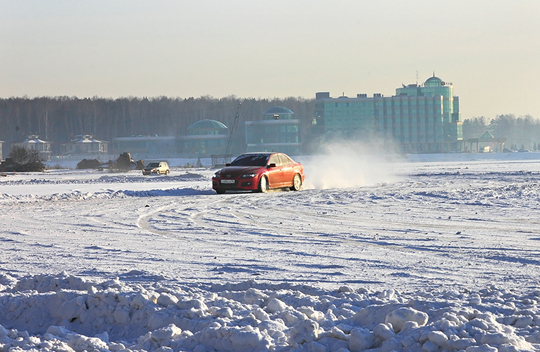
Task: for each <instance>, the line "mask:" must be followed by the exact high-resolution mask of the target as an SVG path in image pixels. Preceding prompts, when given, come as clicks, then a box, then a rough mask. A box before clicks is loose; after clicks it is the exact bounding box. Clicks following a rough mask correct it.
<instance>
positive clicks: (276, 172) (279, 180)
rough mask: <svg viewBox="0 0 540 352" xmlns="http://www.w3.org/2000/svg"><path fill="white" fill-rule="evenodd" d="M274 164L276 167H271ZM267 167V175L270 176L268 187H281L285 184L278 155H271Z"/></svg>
mask: <svg viewBox="0 0 540 352" xmlns="http://www.w3.org/2000/svg"><path fill="white" fill-rule="evenodd" d="M272 164H275V166H273V167H270V165H272ZM267 165H268V167H267V171H266V175H267V176H268V187H270V188H276V187H281V185H282V184H283V175H282V171H281V160H280V159H279V156H278V154H273V155H271V156H270V159H268V164H267Z"/></svg>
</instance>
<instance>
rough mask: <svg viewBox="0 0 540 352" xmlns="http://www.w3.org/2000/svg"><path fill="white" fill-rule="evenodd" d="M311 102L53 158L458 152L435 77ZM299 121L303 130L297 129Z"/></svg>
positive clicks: (71, 148)
mask: <svg viewBox="0 0 540 352" xmlns="http://www.w3.org/2000/svg"><path fill="white" fill-rule="evenodd" d="M315 98H316V99H315V106H314V116H302V117H300V118H298V117H296V116H295V113H294V112H293V111H291V110H290V109H288V108H286V107H283V106H275V107H272V108H269V109H267V110H266V111H264V112H262V114H261V116H258V117H255V118H247V119H246V118H243V119H241V121H240V125H239V126H236V123H237V122H238V121H236V120H235V126H226V125H225V124H223V123H222V122H219V121H216V120H212V119H204V120H200V121H197V122H195V123H194V124H192V125H191V126H189V128H188V129H187V131H186V133H184V134H182V135H172V136H126V137H117V138H113V140H112V141H111V142H108V141H100V140H96V139H94V137H93V136H92V135H80V136H76V137H75V138H73V139H72V140H71V142H69V143H64V144H62V145H61V146H60V148H59V153H58V154H59V157H66V156H70V157H79V158H82V157H87V158H90V157H95V158H100V156H106V155H110V154H112V155H116V154H120V153H123V152H126V151H127V152H130V153H131V154H132V155H134V156H137V157H139V158H165V157H169V158H172V157H216V156H227V154H239V153H242V152H257V151H260V152H267V151H280V152H284V153H287V154H289V155H300V154H309V153H310V152H312V151H314V150H316V149H317V145H318V144H319V145H320V144H321V143H324V142H325V141H329V140H330V141H332V140H344V139H346V140H359V141H363V142H366V143H370V142H372V141H375V140H376V141H378V143H381V142H383V144H384V143H387V144H388V145H391V146H392V148H393V150H397V151H400V152H403V153H445V152H460V151H463V150H464V144H465V143H464V141H463V132H462V122H461V116H460V112H459V97H457V96H454V95H453V87H452V83H450V82H445V81H443V80H442V79H440V78H438V77H436V76H435V74H434V75H433V76H432V77H429V78H428V79H427V80H426V81H425V82H424V83H423V84H418V83H416V84H409V85H402V87H400V88H397V89H396V94H395V95H393V96H391V97H385V96H383V95H382V94H380V93H375V94H373V95H372V96H369V97H368V96H367V94H357V95H356V97H347V96H344V95H342V96H339V97H336V98H333V97H331V96H330V93H329V92H319V93H316V95H315ZM306 119H308V120H309V123H307V124H306V123H304V124H302V123H301V121H302V120H304V121H306ZM302 126H304V128H303V127H302ZM173 133H174V132H173ZM1 143H2V142H0V146H1ZM16 145H18V146H23V147H25V148H28V149H35V150H38V151H39V153H40V155H42V157H43V158H44V159H46V160H48V159H50V157H51V155H52V149H51V142H48V141H45V140H41V139H39V136H37V135H33V136H28V138H27V139H26V140H25V141H22V142H21V143H17V144H16ZM0 151H1V148H0ZM1 157H2V155H1V154H0V158H1Z"/></svg>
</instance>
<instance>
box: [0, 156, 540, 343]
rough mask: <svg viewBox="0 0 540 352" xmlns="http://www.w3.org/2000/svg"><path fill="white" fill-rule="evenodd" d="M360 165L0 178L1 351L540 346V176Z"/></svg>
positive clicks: (490, 168)
mask: <svg viewBox="0 0 540 352" xmlns="http://www.w3.org/2000/svg"><path fill="white" fill-rule="evenodd" d="M351 165H352V164H351ZM351 165H345V166H343V167H342V168H341V171H342V174H340V175H336V174H335V173H331V174H330V173H329V171H328V170H324V169H321V168H320V162H318V165H315V166H313V165H311V164H310V162H309V161H306V173H307V182H306V187H305V189H304V190H302V191H300V192H279V191H277V192H270V193H268V194H251V193H237V194H225V195H219V196H218V195H216V194H215V193H214V192H213V191H212V190H211V187H210V178H211V175H212V173H213V170H207V169H190V170H189V171H185V170H174V171H173V172H172V173H171V175H170V176H168V177H166V176H158V177H143V176H142V175H140V174H139V172H135V171H133V172H129V173H125V174H109V173H103V172H95V171H80V170H51V171H48V172H46V173H44V174H16V175H8V176H6V177H1V178H0V187H1V188H0V206H1V207H2V212H1V214H0V223H1V224H2V229H1V230H0V249H1V250H2V257H1V259H0V260H1V266H0V269H1V273H2V277H0V289H2V290H1V292H0V294H1V296H0V309H2V310H3V311H4V312H5V313H4V314H1V315H0V324H2V325H3V326H4V328H5V329H0V350H1V349H2V344H3V345H4V347H3V348H4V350H7V349H8V348H9V347H20V348H22V349H32V348H35V349H39V348H41V349H44V350H61V349H63V348H65V349H66V350H69V349H74V350H77V351H79V350H81V351H82V350H85V349H89V348H90V349H91V348H97V349H109V350H122V349H127V348H129V349H142V350H157V349H160V350H163V351H164V350H168V349H172V350H175V351H176V350H196V351H212V350H219V351H221V350H224V351H240V350H246V351H251V350H305V351H324V350H329V351H338V350H340V349H342V350H341V351H344V350H350V351H362V350H367V349H370V348H371V349H373V348H375V349H377V348H378V350H380V351H391V350H393V349H394V350H404V351H408V350H426V351H437V350H441V351H442V350H450V351H452V350H466V349H467V348H468V349H467V351H474V350H475V349H476V350H478V351H484V350H485V351H489V350H490V349H493V348H498V350H499V351H506V350H508V351H511V350H534V349H535V348H536V349H539V348H540V347H538V346H540V345H538V344H539V343H540V328H539V326H540V313H539V310H538V307H537V302H538V300H539V298H540V285H539V280H540V270H539V260H540V259H539V258H540V256H539V254H540V220H539V219H540V217H539V216H538V215H539V212H540V211H539V209H540V204H539V203H540V197H539V188H540V185H539V182H538V178H539V175H540V163H538V162H536V161H531V160H523V161H504V162H503V161H477V162H460V163H457V162H416V163H403V162H393V163H385V162H384V163H382V162H381V163H379V164H377V165H376V164H373V163H372V164H369V163H368V164H366V163H356V164H354V165H359V166H362V167H360V168H359V167H352V166H351ZM366 165H368V166H367V167H366ZM369 165H371V166H372V169H371V170H370V168H369ZM317 166H319V171H318V172H315V171H313V170H314V169H316V167H317ZM375 166H376V167H375ZM344 176H345V177H344ZM62 326H63V327H62ZM13 329H18V330H17V331H15V330H13ZM4 330H5V331H4ZM25 331H26V332H25ZM47 332H48V333H47ZM96 335H97V336H98V337H94V336H96Z"/></svg>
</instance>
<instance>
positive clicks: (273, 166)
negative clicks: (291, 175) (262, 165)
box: [268, 163, 276, 169]
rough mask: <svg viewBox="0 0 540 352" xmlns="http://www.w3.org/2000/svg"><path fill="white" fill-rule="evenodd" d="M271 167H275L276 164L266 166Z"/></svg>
mask: <svg viewBox="0 0 540 352" xmlns="http://www.w3.org/2000/svg"><path fill="white" fill-rule="evenodd" d="M273 167H276V164H274V163H272V164H268V168H269V169H270V168H273Z"/></svg>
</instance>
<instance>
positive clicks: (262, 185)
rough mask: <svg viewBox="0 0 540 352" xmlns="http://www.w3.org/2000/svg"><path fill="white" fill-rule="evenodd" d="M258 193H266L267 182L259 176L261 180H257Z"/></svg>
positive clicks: (264, 177)
mask: <svg viewBox="0 0 540 352" xmlns="http://www.w3.org/2000/svg"><path fill="white" fill-rule="evenodd" d="M258 191H259V192H261V193H266V192H268V180H267V179H266V176H261V179H260V180H259V189H258Z"/></svg>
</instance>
